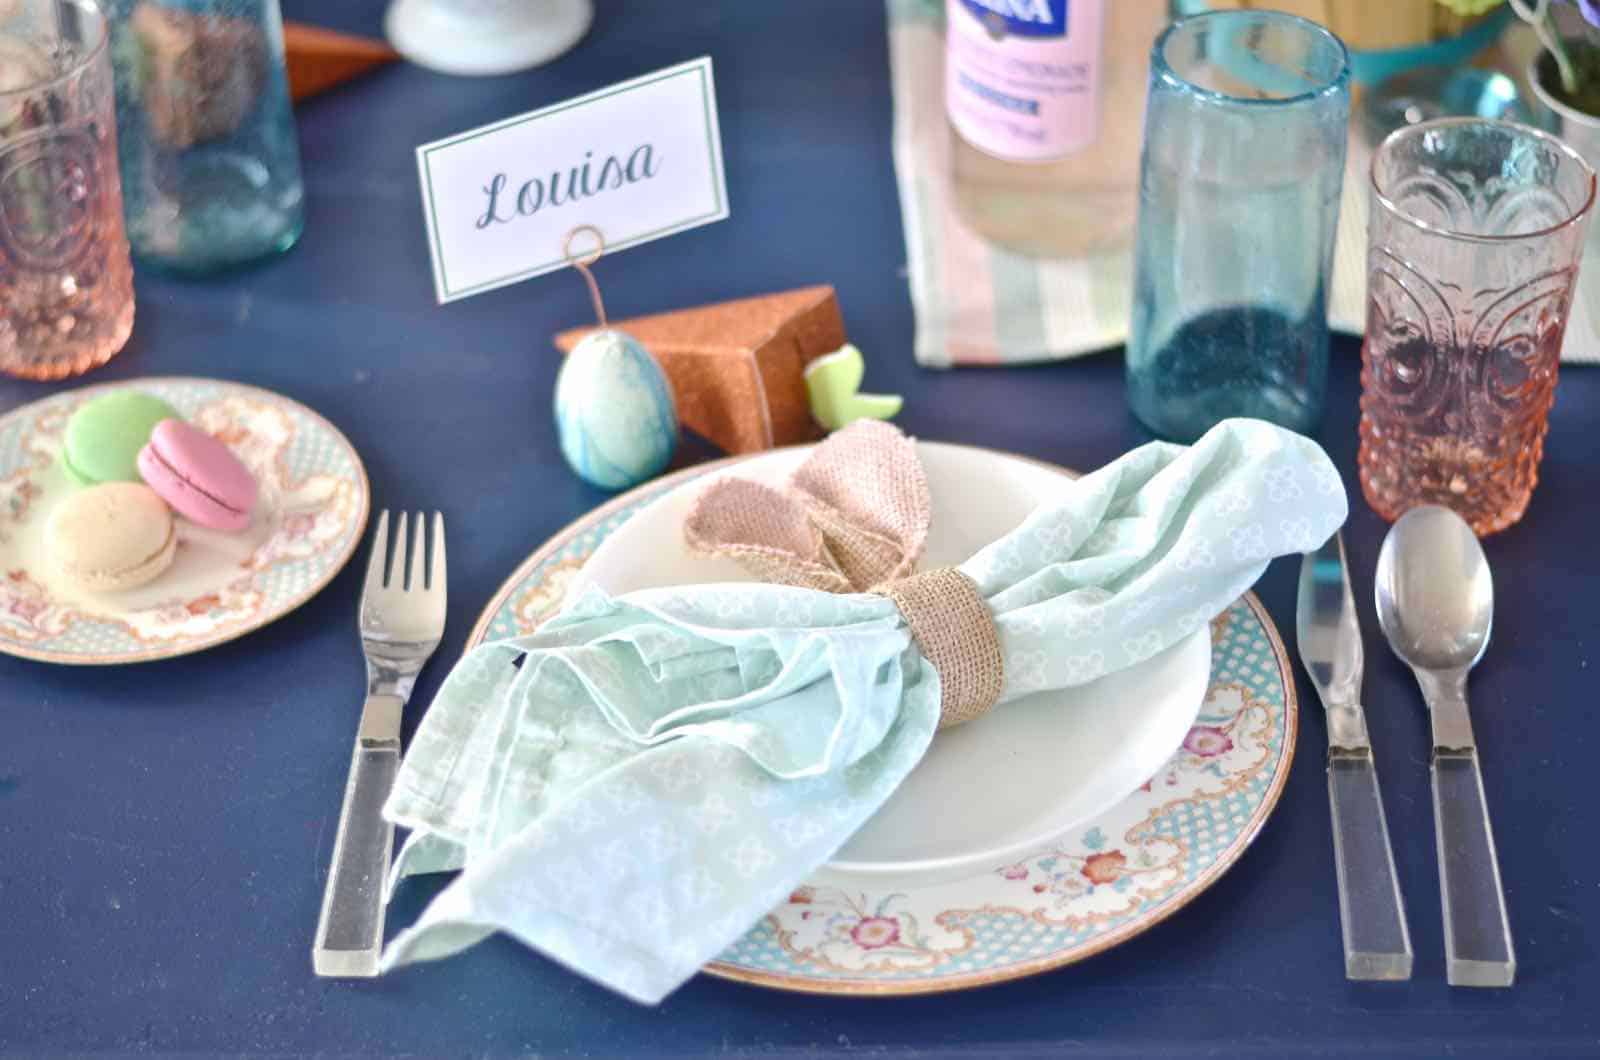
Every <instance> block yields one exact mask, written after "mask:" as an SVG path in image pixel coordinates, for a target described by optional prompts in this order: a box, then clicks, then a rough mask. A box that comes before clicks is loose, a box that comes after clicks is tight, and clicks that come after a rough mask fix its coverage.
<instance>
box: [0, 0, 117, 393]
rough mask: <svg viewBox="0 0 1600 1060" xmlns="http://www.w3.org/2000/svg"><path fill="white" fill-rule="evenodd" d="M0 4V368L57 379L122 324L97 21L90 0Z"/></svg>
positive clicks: (113, 161) (100, 351)
mask: <svg viewBox="0 0 1600 1060" xmlns="http://www.w3.org/2000/svg"><path fill="white" fill-rule="evenodd" d="M6 8H7V9H6V10H5V11H4V12H0V372H5V373H7V374H9V375H15V376H21V377H23V378H26V379H60V378H63V377H65V376H69V375H77V374H79V373H81V372H85V371H88V370H89V369H90V368H93V367H95V366H96V365H100V364H104V363H105V362H106V361H108V360H110V359H111V357H112V356H113V355H114V354H115V353H116V352H117V351H118V350H120V349H122V346H123V344H124V343H125V342H127V341H128V333H129V332H130V331H131V330H132V329H133V269H132V266H131V265H130V264H129V260H128V240H127V237H126V236H125V235H124V233H123V227H122V190H121V184H120V182H119V178H118V174H117V137H116V110H115V100H114V98H113V96H112V79H111V59H110V55H109V52H108V46H107V33H106V19H105V16H104V15H103V14H102V13H101V11H100V9H99V8H98V7H96V6H95V4H94V3H93V2H92V0H45V2H42V3H29V4H22V5H17V4H11V5H6Z"/></svg>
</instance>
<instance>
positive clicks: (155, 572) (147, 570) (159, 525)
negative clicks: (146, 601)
mask: <svg viewBox="0 0 1600 1060" xmlns="http://www.w3.org/2000/svg"><path fill="white" fill-rule="evenodd" d="M45 539H46V542H47V544H48V547H49V550H50V556H51V559H52V560H53V561H54V563H55V566H56V570H58V571H59V572H60V573H61V575H62V576H63V577H65V578H66V579H68V580H69V581H70V582H72V583H73V584H74V585H76V586H78V587H80V588H83V589H89V590H92V591H95V592H121V591H123V590H126V589H137V588H138V587H139V586H141V585H145V584H147V583H149V582H151V581H154V580H155V579H156V578H158V577H160V576H161V574H162V573H163V572H164V571H165V570H166V569H167V568H168V567H170V566H172V560H173V557H174V556H175V555H176V553H177V550H178V533H177V528H176V526H175V524H174V521H173V518H172V509H170V508H168V507H167V505H166V502H165V501H163V500H162V499H161V498H160V497H158V496H157V495H156V492H155V491H154V490H152V489H151V488H150V487H149V486H146V485H144V484H143V483H142V482H107V483H103V484H101V485H98V486H90V487H88V488H87V489H82V490H78V491H76V492H74V493H70V494H68V495H67V496H65V497H63V498H62V499H61V502H60V503H59V504H57V505H56V506H55V508H54V510H52V511H51V513H50V519H49V521H48V522H47V523H46V525H45Z"/></svg>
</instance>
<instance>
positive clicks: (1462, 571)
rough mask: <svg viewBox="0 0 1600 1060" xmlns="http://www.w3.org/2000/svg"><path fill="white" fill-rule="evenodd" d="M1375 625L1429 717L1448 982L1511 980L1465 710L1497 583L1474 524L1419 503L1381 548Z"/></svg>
mask: <svg viewBox="0 0 1600 1060" xmlns="http://www.w3.org/2000/svg"><path fill="white" fill-rule="evenodd" d="M1377 582H1378V585H1377V595H1378V624H1379V625H1380V626H1382V627H1383V633H1384V636H1386V637H1388V638H1389V646H1390V647H1391V648H1393V649H1394V653H1395V654H1396V655H1398V656H1399V657H1400V658H1401V659H1402V660H1403V661H1404V662H1405V663H1407V664H1408V665H1409V666H1410V667H1411V669H1412V672H1414V673H1415V674H1416V675H1417V683H1418V684H1419V685H1421V686H1422V697H1423V699H1425V700H1426V701H1427V703H1428V713H1429V714H1430V715H1431V717H1432V721H1433V821H1434V832H1435V837H1436V839H1437V841H1438V853H1439V890H1440V896H1441V898H1442V899H1443V904H1444V952H1445V976H1446V978H1447V979H1448V980H1449V982H1450V984H1451V985H1452V986H1510V985H1511V983H1512V980H1513V979H1515V977H1516V972H1517V958H1516V955H1515V953H1514V952H1513V951H1512V946H1511V925H1510V923H1509V922H1508V920H1507V919H1506V901H1505V895H1504V893H1503V892H1502V890H1501V886H1500V866H1499V863H1498V860H1497V859H1496V857H1495V852H1494V831H1493V829H1492V828H1491V827H1490V825H1489V809H1488V806H1487V805H1486V804H1485V802H1484V797H1483V775H1482V773H1481V772H1480V771H1479V769H1478V750H1477V745H1476V744H1475V743H1474V742H1473V739H1472V721H1471V719H1470V718H1469V717H1468V715H1467V671H1469V670H1471V669H1472V667H1473V666H1474V665H1476V664H1477V662H1478V660H1479V659H1481V658H1482V657H1483V652H1484V649H1485V648H1487V647H1488V646H1489V629H1490V626H1491V624H1492V623H1493V618H1494V582H1493V580H1492V578H1491V577H1490V574H1489V561H1488V559H1487V558H1486V557H1485V556H1484V554H1483V548H1482V546H1480V545H1479V544H1478V539H1477V537H1476V536H1475V535H1474V534H1473V532H1472V528H1471V527H1469V526H1468V525H1467V524H1466V522H1465V521H1464V520H1463V519H1462V518H1461V517H1460V516H1459V515H1457V514H1456V513H1455V512H1452V511H1450V510H1449V509H1448V508H1439V507H1432V506H1429V507H1424V508H1413V509H1412V510H1411V511H1409V512H1407V513H1406V514H1405V515H1402V516H1401V517H1400V518H1399V520H1397V521H1396V522H1395V524H1394V526H1392V527H1390V528H1389V533H1388V536H1386V537H1385V538H1384V539H1383V548H1382V550H1381V551H1380V552H1379V553H1378V578H1377Z"/></svg>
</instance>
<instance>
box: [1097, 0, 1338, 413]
mask: <svg viewBox="0 0 1600 1060" xmlns="http://www.w3.org/2000/svg"><path fill="white" fill-rule="evenodd" d="M1349 112H1350V63H1349V56H1348V54H1347V52H1346V51H1345V47H1344V45H1343V44H1342V43H1340V41H1339V40H1338V38H1336V37H1335V36H1333V34H1331V33H1329V32H1328V31H1327V30H1326V29H1323V28H1322V27H1321V26H1318V25H1316V24H1315V23H1312V22H1308V21H1306V20H1305V19H1302V18H1296V17H1295V16H1293V15H1286V14H1280V13H1278V12H1274V11H1218V12H1213V13H1210V14H1204V15H1194V16H1191V17H1189V18H1186V19H1182V20H1180V21H1178V22H1175V23H1173V24H1172V25H1171V26H1170V27H1169V28H1168V29H1167V31H1166V32H1165V33H1164V34H1162V36H1161V37H1160V38H1159V39H1157V41H1156V43H1155V48H1154V50H1153V52H1152V54H1151V59H1150V93H1149V97H1148V100H1147V104H1146V108H1145V123H1144V148H1143V153H1142V157H1141V161H1140V185H1139V217H1138V225H1137V227H1138V234H1137V236H1136V237H1135V240H1134V287H1133V316H1132V320H1131V322H1130V328H1129V336H1128V345H1127V381H1128V402H1129V404H1130V406H1131V407H1132V409H1133V412H1134V414H1135V415H1136V416H1138V418H1139V419H1140V420H1141V421H1143V422H1144V424H1145V425H1146V426H1147V427H1149V428H1150V429H1151V430H1152V431H1154V432H1155V433H1156V434H1158V435H1160V436H1162V437H1164V438H1170V439H1173V440H1175V441H1193V440H1194V439H1195V438H1198V437H1199V436H1200V435H1201V434H1203V433H1204V432H1205V431H1206V430H1207V429H1209V428H1210V427H1212V426H1213V425H1214V424H1216V423H1217V422H1219V421H1220V420H1224V419H1228V418H1229V417H1233V416H1254V417H1258V418H1261V419H1266V420H1271V421H1272V422H1274V423H1277V424H1280V425H1281V426H1284V427H1288V428H1290V429H1292V430H1297V431H1303V432H1310V431H1312V430H1314V429H1315V428H1316V426H1317V423H1318V421H1319V420H1320V418H1321V416H1322V403H1323V397H1324V392H1325V390H1326V387H1327V374H1328V323H1327V304H1328V289H1329V286H1330V283H1331V278H1332V272H1333V246H1334V232H1335V229H1336V228H1337V226H1338V220H1339V197H1340V192H1341V189H1342V187H1343V182H1344V167H1345V142H1346V138H1347V135H1348V131H1347V130H1348V124H1349Z"/></svg>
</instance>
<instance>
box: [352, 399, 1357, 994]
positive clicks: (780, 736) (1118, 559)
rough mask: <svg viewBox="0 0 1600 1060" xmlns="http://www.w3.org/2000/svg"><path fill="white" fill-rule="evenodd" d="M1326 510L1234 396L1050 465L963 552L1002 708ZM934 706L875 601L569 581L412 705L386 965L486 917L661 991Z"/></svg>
mask: <svg viewBox="0 0 1600 1060" xmlns="http://www.w3.org/2000/svg"><path fill="white" fill-rule="evenodd" d="M1345 513H1346V501H1345V495H1344V488H1343V485H1342V483H1341V482H1340V479H1339V475H1338V472H1337V471H1336V470H1335V469H1334V467H1333V464H1332V463H1331V462H1330V461H1329V460H1328V457H1327V455H1326V454H1325V453H1324V452H1323V451H1322V449H1321V448H1319V447H1318V446H1317V445H1316V444H1315V443H1314V442H1311V441H1310V440H1308V439H1306V438H1303V437H1301V436H1299V435H1296V434H1293V433H1291V432H1289V431H1285V430H1282V429H1280V428H1277V427H1274V426H1271V425H1269V424H1266V423H1263V422H1260V421H1255V420H1230V421H1228V422H1226V423H1223V424H1221V425H1219V426H1218V427H1216V428H1214V429H1213V430H1212V431H1210V432H1209V433H1207V434H1206V435H1205V436H1204V437H1203V438H1201V439H1200V440H1199V441H1198V442H1196V443H1195V444H1194V445H1193V446H1190V447H1188V448H1183V447H1180V446H1174V445H1168V444H1165V443H1152V444H1150V445H1146V446H1144V447H1142V448H1140V449H1137V450H1135V451H1133V452H1131V453H1129V454H1127V455H1126V456H1124V457H1122V458H1121V459H1119V460H1116V461H1114V462H1113V463H1111V464H1108V465H1107V466H1105V467H1103V468H1101V469H1100V470H1099V471H1096V472H1094V473H1093V474H1090V475H1086V476H1084V477H1083V478H1081V479H1079V480H1077V481H1075V482H1071V483H1068V484H1064V485H1063V486H1062V487H1061V491H1060V494H1059V496H1057V497H1054V498H1052V499H1051V500H1050V501H1049V502H1048V503H1045V504H1042V505H1041V506H1040V507H1039V508H1038V509H1036V510H1035V511H1034V512H1033V513H1032V514H1031V515H1030V516H1029V517H1028V518H1027V519H1026V520H1025V521H1024V522H1023V523H1022V525H1021V526H1019V527H1018V528H1017V529H1015V530H1013V531H1012V532H1011V533H1009V534H1007V535H1006V536H1004V537H1002V538H1001V539H999V540H998V541H996V542H994V543H993V544H991V545H989V546H988V547H987V548H985V549H983V550H982V551H981V552H979V553H978V554H977V555H976V556H973V557H972V558H971V559H970V560H968V561H967V562H966V563H964V564H962V566H961V568H960V569H961V570H962V572H964V573H965V574H967V575H968V576H969V577H971V578H972V579H973V580H974V581H975V582H976V583H977V585H978V588H979V590H980V591H981V593H982V595H983V597H984V599H985V601H986V602H987V603H988V605H989V607H990V609H991V610H992V612H993V613H994V619H995V625H996V628H997V630H998V633H999V638H1000V644H1001V648H1002V650H1003V653H1004V655H1005V669H1006V689H1005V692H1004V694H1003V695H1002V697H1001V701H1000V702H1001V704H1002V705H1001V706H999V707H997V708H996V709H1004V707H1003V704H1004V703H1005V702H1007V701H1009V700H1012V699H1016V698H1017V697H1019V696H1023V695H1027V694H1030V693H1033V692H1039V691H1042V690H1046V689H1053V688H1063V687H1067V686H1071V685H1078V684H1083V683H1085V682H1088V681H1092V680H1094V679H1095V678H1097V677H1099V676H1101V675H1102V674H1106V673H1110V672H1112V671H1114V670H1118V669H1121V668H1123V667H1126V666H1131V665H1133V664H1135V663H1137V662H1140V661H1142V660H1144V659H1147V658H1149V657H1150V656H1152V655H1154V654H1156V653H1157V652H1159V651H1161V650H1162V649H1164V648H1167V647H1169V646H1171V645H1172V644H1175V643H1177V642H1178V641H1179V640H1181V639H1183V638H1184V637H1186V636H1188V635H1189V634H1190V633H1193V632H1194V631H1195V630H1197V629H1199V628H1201V627H1202V626H1203V625H1204V624H1205V623H1206V622H1207V621H1208V620H1209V619H1210V618H1211V617H1212V616H1214V615H1216V614H1217V613H1218V612H1220V611H1222V610H1223V609H1224V608H1225V607H1227V606H1228V605H1229V604H1230V603H1232V602H1233V601H1234V600H1235V599H1236V598H1237V597H1238V596H1239V595H1240V594H1241V593H1243V592H1244V591H1245V590H1246V589H1248V588H1249V587H1250V585H1251V584H1252V583H1253V582H1255V580H1256V579H1257V578H1258V577H1260V575H1261V572H1262V571H1263V570H1264V569H1265V568H1266V565H1267V562H1268V561H1269V560H1271V559H1272V558H1273V557H1274V556H1278V555H1282V554H1285V553H1290V552H1303V551H1308V550H1310V549H1313V548H1315V547H1316V546H1318V545H1320V544H1321V543H1322V542H1323V541H1324V540H1325V539H1326V538H1327V537H1328V536H1329V535H1330V534H1332V533H1333V532H1334V530H1336V529H1337V528H1338V527H1339V525H1340V524H1341V523H1342V522H1343V521H1344V518H1345ZM938 719H939V679H938V675H937V674H936V673H935V672H934V670H933V668H932V666H930V665H929V664H928V663H927V661H926V660H925V659H924V658H923V657H922V656H921V654H920V653H919V652H918V651H917V649H916V647H915V645H914V643H913V642H912V640H911V638H910V635H909V634H908V633H907V631H906V626H905V623H904V621H903V620H902V619H901V617H900V614H899V612H898V611H897V610H896V609H895V606H894V605H893V604H892V603H891V602H890V601H889V600H888V599H886V598H884V597H881V596H872V595H848V596H846V595H832V594H828V593H821V592H817V591H814V590H810V589H799V588H789V587H783V586H776V585H766V584H723V585H703V586H693V587H684V588H675V589H656V590H646V591H641V592H635V593H629V594H627V595H625V596H621V597H612V596H609V595H607V594H606V593H604V592H601V591H599V590H590V591H589V592H587V593H585V594H584V595H582V596H581V597H580V598H578V599H576V600H574V601H572V602H571V603H570V604H569V606H568V607H567V608H566V609H565V610H564V611H563V613H562V614H560V615H559V616H558V617H556V618H554V619H552V620H551V621H550V622H548V623H547V624H546V625H545V626H544V627H543V628H542V629H540V630H539V631H538V632H537V633H535V634H533V635H531V636H527V637H518V638H513V639H509V640H504V641H498V642H493V643H489V644H484V645H482V646H481V647H478V648H476V649H474V650H473V651H471V652H469V653H468V654H467V655H466V656H465V657H463V658H462V660H461V661H460V663H458V664H457V666H456V668H455V669H454V671H452V672H451V674H450V676H449V677H448V678H447V679H446V680H445V683H444V686H443V688H442V689H441V690H440V692H439V695H438V697H437V698H436V699H435V700H434V702H433V705H432V707H431V708H430V709H429V711H428V714H427V716H426V717H425V718H424V719H423V722H422V725H421V727H420V728H419V729H418V731H417V734H416V737H415V739H414V740H413V741H412V745H411V749H410V751H409V752H408V753H407V754H406V757H405V761H404V763H403V764H402V766H401V769H400V774H399V777H398V779H397V780H396V783H395V790H394V794H393V796H392V797H391V798H390V800H389V804H388V807H387V808H386V811H385V812H386V814H387V815H388V817H389V818H390V819H391V820H393V821H394V822H395V823H396V824H398V825H401V826H404V827H406V828H409V829H411V830H412V835H411V838H410V839H409V840H408V842H407V843H406V846H405V848H404V849H403V850H402V852H401V855H400V857H399V859H398V862H397V864H396V867H395V878H396V879H398V878H400V877H403V876H405V875H409V874H412V873H417V872H435V871H444V870H451V869H460V870H461V874H460V875H459V876H458V877H457V878H456V879H455V880H454V881H452V882H451V884H450V885H449V886H448V887H446V888H445V890H444V891H442V892H441V893H440V894H439V895H438V896H437V897H436V898H435V899H434V901H433V902H432V904H431V905H429V906H428V908H427V909H426V910H425V911H424V912H423V914H422V916H421V917H419V918H418V920H417V922H416V923H415V924H413V925H412V926H411V927H409V928H407V929H406V930H405V931H403V932H402V933H401V934H400V935H399V936H398V937H397V938H395V939H394V941H393V942H392V943H391V944H390V946H389V948H388V950H387V952H386V953H385V954H384V961H383V967H384V970H385V971H388V970H391V969H393V968H395V967H398V966H399V965H403V964H406V963H409V962H412V961H418V960H429V959H434V958H439V957H444V956H448V955H450V954H452V953H456V952H458V951H460V950H461V949H464V948H465V947H467V946H469V945H471V944H472V943H474V942H476V941H478V940H479V939H481V938H483V937H484V936H486V935H488V934H491V933H493V932H495V931H504V932H507V933H508V934H510V935H512V936H514V937H516V938H518V939H521V940H522V941H523V942H524V943H526V944H527V945H529V946H532V947H534V948H535V949H537V950H539V951H540V952H542V953H544V954H546V955H548V956H550V957H552V958H554V959H556V960H558V961H560V962H562V963H563V964H565V965H567V966H568V967H570V968H572V969H573V970H575V971H577V972H579V973H581V974H583V975H586V976H588V977H590V978H592V979H594V980H596V981H598V982H600V983H602V984H604V985H606V986H608V987H610V988H612V989H614V990H616V991H618V992H620V993H622V994H625V995H626V996H628V997H630V998H632V999H634V1000H636V1001H640V1002H645V1003H654V1002H657V1001H660V1000H661V999H662V998H664V997H665V996H666V995H667V994H669V993H671V992H672V991H673V990H674V989H675V988H676V987H677V986H679V985H680V984H681V983H683V982H684V981H685V980H686V979H688V978H689V977H690V976H692V975H693V974H694V973H695V971H696V970H697V969H698V968H699V967H700V966H701V965H702V964H704V963H705V962H706V961H708V960H711V959H712V958H714V957H715V956H716V955H717V954H718V953H719V952H721V951H722V950H723V949H724V948H725V947H726V946H727V945H728V944H729V943H731V942H733V941H734V940H735V939H737V938H738V937H739V936H741V935H742V934H743V933H744V932H745V931H747V930H748V929H749V928H750V927H751V925H753V924H755V923H756V922H757V921H758V920H759V919H760V918H761V917H762V916H763V915H765V914H766V913H767V912H768V911H769V910H770V909H772V908H773V907H774V906H776V905H777V904H778V903H780V902H781V901H782V900H783V899H784V898H785V897H786V896H787V895H788V894H789V892H790V891H791V890H792V889H793V888H794V887H795V886H796V885H798V884H800V883H801V882H803V881H804V880H805V879H806V877H807V876H808V875H809V874H810V873H811V872H812V871H813V870H814V869H816V868H817V867H818V866H819V865H821V864H822V863H823V862H825V861H827V860H828V859H829V858H830V857H831V856H832V855H833V854H834V852H835V851H837V850H838V849H839V847H840V846H842V845H843V844H844V842H845V841H846V840H847V839H848V838H849V837H850V835H851V834H852V833H853V832H854V831H855V830H856V829H857V828H859V827H860V826H861V824H862V823H863V822H865V821H866V820H867V818H869V817H870V816H872V814H873V813H874V812H875V811H876V810H877V809H878V807H880V806H881V805H883V803H884V801H885V800H886V799H887V798H888V797H889V795H890V793H891V792H893V791H894V789H895V787H896V786H897V785H898V784H899V783H900V782H901V781H902V780H903V779H904V778H905V776H906V774H908V773H909V772H910V771H911V769H912V768H913V767H915V765H916V764H917V762H918V760H919V759H921V757H922V755H923V754H924V752H925V751H926V750H927V748H928V745H929V742H930V741H931V740H932V739H933V735H934V730H935V727H936V726H937V724H938ZM980 724H981V723H980Z"/></svg>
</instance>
